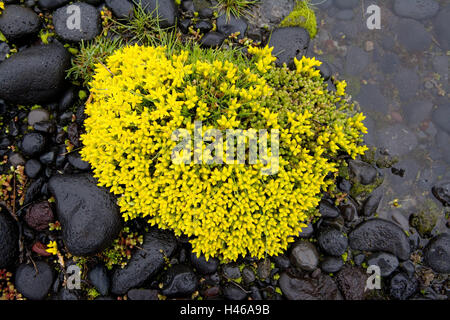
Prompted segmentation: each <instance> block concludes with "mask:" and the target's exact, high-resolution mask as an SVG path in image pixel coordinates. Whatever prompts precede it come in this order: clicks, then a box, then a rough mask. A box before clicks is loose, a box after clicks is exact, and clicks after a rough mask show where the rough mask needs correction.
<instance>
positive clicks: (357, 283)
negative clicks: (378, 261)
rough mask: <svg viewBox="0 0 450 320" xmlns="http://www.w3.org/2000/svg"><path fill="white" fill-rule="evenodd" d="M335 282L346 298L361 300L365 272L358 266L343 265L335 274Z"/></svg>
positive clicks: (365, 279)
mask: <svg viewBox="0 0 450 320" xmlns="http://www.w3.org/2000/svg"><path fill="white" fill-rule="evenodd" d="M336 282H337V284H338V287H339V289H340V290H341V292H342V295H343V296H344V297H345V299H346V300H362V299H363V298H364V289H365V287H366V283H367V274H366V273H365V272H364V271H363V270H362V269H361V268H359V267H350V266H348V265H347V266H345V267H344V268H343V269H342V270H341V271H339V272H338V274H337V276H336Z"/></svg>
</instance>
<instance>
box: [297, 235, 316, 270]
mask: <svg viewBox="0 0 450 320" xmlns="http://www.w3.org/2000/svg"><path fill="white" fill-rule="evenodd" d="M291 261H292V263H293V264H294V265H295V266H297V267H298V268H300V269H302V270H305V271H313V270H314V269H316V268H317V265H318V264H319V253H318V252H317V249H316V247H315V246H314V245H313V244H312V243H311V242H308V241H298V242H296V243H295V244H294V246H293V247H292V251H291Z"/></svg>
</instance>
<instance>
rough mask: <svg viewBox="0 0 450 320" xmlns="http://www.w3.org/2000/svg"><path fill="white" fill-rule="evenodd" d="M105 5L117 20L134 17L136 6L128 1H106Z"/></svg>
mask: <svg viewBox="0 0 450 320" xmlns="http://www.w3.org/2000/svg"><path fill="white" fill-rule="evenodd" d="M105 3H106V6H107V7H108V8H110V9H111V11H112V12H113V13H114V15H115V16H116V17H117V18H120V19H128V18H132V17H133V15H134V6H133V4H132V3H131V2H130V1H128V0H106V1H105Z"/></svg>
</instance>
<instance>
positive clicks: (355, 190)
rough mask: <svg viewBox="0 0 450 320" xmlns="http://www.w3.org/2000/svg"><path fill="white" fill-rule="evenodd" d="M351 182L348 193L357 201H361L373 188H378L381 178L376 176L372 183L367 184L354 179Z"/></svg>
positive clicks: (381, 181)
mask: <svg viewBox="0 0 450 320" xmlns="http://www.w3.org/2000/svg"><path fill="white" fill-rule="evenodd" d="M352 183H353V185H352V188H351V189H350V195H351V196H352V198H353V199H356V200H357V201H363V200H365V199H366V198H367V197H368V196H369V195H370V194H371V193H372V192H373V190H375V189H376V188H378V187H379V186H380V185H381V184H382V183H383V178H382V177H378V178H377V179H376V180H375V182H374V183H372V184H368V185H364V184H361V183H359V182H358V181H355V180H353V181H352Z"/></svg>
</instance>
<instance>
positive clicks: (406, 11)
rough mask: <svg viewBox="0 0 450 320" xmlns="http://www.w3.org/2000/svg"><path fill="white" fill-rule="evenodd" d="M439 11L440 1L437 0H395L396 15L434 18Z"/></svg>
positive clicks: (413, 17) (417, 18)
mask: <svg viewBox="0 0 450 320" xmlns="http://www.w3.org/2000/svg"><path fill="white" fill-rule="evenodd" d="M438 11H439V3H438V2H436V1H435V0H395V2H394V12H395V14H396V15H398V16H400V17H405V18H412V19H416V20H423V19H430V18H433V17H434V16H435V15H436V14H437V13H438Z"/></svg>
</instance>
